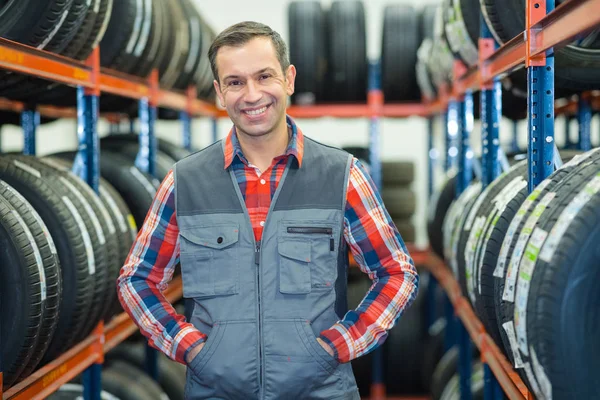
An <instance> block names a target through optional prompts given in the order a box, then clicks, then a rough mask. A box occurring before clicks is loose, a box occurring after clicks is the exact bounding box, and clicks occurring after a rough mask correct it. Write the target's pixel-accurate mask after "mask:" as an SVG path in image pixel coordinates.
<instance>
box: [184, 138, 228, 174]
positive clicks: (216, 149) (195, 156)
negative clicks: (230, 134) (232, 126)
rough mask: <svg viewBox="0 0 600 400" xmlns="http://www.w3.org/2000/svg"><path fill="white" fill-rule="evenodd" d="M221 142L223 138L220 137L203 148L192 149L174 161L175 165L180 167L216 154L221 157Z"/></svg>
mask: <svg viewBox="0 0 600 400" xmlns="http://www.w3.org/2000/svg"><path fill="white" fill-rule="evenodd" d="M222 142H223V139H220V140H217V141H216V142H214V143H212V144H210V145H208V146H206V147H205V148H203V149H200V150H196V151H194V152H193V153H191V154H189V155H187V156H185V157H184V158H182V159H180V160H178V161H177V162H176V163H175V167H181V166H185V165H189V164H191V163H195V162H198V161H202V160H208V159H209V158H214V157H215V156H217V155H218V156H220V157H223V147H222Z"/></svg>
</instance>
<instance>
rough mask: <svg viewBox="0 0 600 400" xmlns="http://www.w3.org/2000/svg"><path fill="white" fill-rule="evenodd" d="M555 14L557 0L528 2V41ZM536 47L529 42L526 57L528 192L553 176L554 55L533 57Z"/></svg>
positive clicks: (550, 53) (532, 0) (550, 51)
mask: <svg viewBox="0 0 600 400" xmlns="http://www.w3.org/2000/svg"><path fill="white" fill-rule="evenodd" d="M552 10H554V0H545V4H544V1H540V0H527V24H526V28H527V32H528V34H527V37H531V32H530V30H531V28H530V27H531V26H532V25H534V24H535V23H536V22H538V21H539V20H540V19H541V18H543V17H544V16H545V15H546V14H547V13H549V12H551V11H552ZM531 47H533V43H531V42H530V41H528V48H527V57H526V60H525V66H526V67H527V92H528V96H527V108H528V110H527V111H528V112H527V123H528V131H529V135H528V136H529V144H528V148H527V158H528V190H529V192H530V193H531V192H532V191H533V189H534V188H535V187H536V186H537V185H538V184H540V182H542V181H543V180H544V179H546V178H547V177H548V176H549V175H550V174H552V172H554V162H553V159H554V52H553V49H549V50H548V51H546V53H545V54H541V55H539V56H534V57H531V56H530V52H529V50H530V48H531Z"/></svg>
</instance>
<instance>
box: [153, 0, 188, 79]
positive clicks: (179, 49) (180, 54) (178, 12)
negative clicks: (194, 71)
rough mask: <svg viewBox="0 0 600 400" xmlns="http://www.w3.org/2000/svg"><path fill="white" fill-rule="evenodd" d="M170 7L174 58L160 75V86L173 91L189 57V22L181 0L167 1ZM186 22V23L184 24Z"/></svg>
mask: <svg viewBox="0 0 600 400" xmlns="http://www.w3.org/2000/svg"><path fill="white" fill-rule="evenodd" d="M167 3H168V5H169V13H168V15H169V16H170V24H171V25H172V26H173V32H172V34H173V36H172V38H173V39H172V40H173V42H172V43H171V45H172V46H173V49H174V53H173V57H172V58H171V59H170V60H169V63H168V64H167V67H166V69H165V70H164V71H161V74H160V85H161V87H164V88H166V89H171V88H173V86H174V85H175V83H176V82H177V78H178V76H179V75H180V74H181V71H182V70H183V68H184V65H185V62H186V59H187V55H188V53H189V51H190V48H189V47H190V43H189V40H190V39H189V29H188V21H186V19H185V12H184V10H183V7H182V4H181V3H180V0H167ZM182 21H185V22H182Z"/></svg>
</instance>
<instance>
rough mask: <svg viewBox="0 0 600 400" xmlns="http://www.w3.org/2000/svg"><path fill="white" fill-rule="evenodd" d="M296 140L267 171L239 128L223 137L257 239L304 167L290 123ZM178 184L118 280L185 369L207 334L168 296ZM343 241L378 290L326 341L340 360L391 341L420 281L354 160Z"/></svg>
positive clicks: (141, 319)
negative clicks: (290, 173) (285, 182)
mask: <svg viewBox="0 0 600 400" xmlns="http://www.w3.org/2000/svg"><path fill="white" fill-rule="evenodd" d="M288 125H289V126H290V127H291V131H292V137H291V140H290V143H289V145H288V148H287V150H286V152H285V154H284V155H282V156H279V157H276V158H274V159H273V162H272V164H271V166H270V167H269V168H268V169H267V170H266V171H264V172H262V173H261V171H259V170H258V169H257V168H256V167H254V166H252V165H251V164H250V163H249V162H248V161H247V160H246V158H245V157H244V155H243V153H242V150H241V147H240V145H239V141H238V140H237V135H236V133H235V128H234V129H232V130H231V132H230V133H229V135H228V136H227V138H226V139H225V151H224V160H225V168H229V167H231V168H233V171H234V173H235V176H236V178H237V181H238V184H239V185H240V190H241V192H242V194H243V197H244V201H245V203H246V207H247V209H248V212H249V214H250V220H251V222H252V227H253V230H254V235H255V237H256V239H257V240H260V238H261V236H262V230H263V226H262V224H261V222H262V221H265V220H266V217H267V213H268V210H269V207H270V205H271V201H272V199H273V195H274V194H275V190H276V189H277V185H278V184H279V181H280V180H281V176H282V175H283V171H284V169H285V166H286V163H287V160H288V158H289V157H295V158H296V159H297V161H298V164H299V166H300V167H301V166H302V156H303V154H304V136H303V134H302V131H301V130H300V129H298V128H297V127H296V125H295V123H294V122H293V121H292V119H291V118H289V117H288ZM173 185H174V180H173V174H172V172H170V173H169V174H168V175H167V177H166V178H165V179H164V181H163V182H162V184H161V187H160V189H159V191H158V193H157V195H156V197H155V199H154V202H153V204H152V207H151V209H150V210H149V212H148V215H147V216H146V220H145V222H144V224H143V226H142V227H141V228H140V231H139V233H138V236H137V239H136V241H135V243H134V245H133V247H132V249H131V251H130V253H129V256H128V258H127V260H126V262H125V265H124V266H123V268H122V269H121V274H120V276H119V279H118V287H119V290H118V293H119V298H120V300H121V304H122V305H123V307H124V309H125V311H126V312H127V313H128V314H129V315H130V316H131V317H132V319H133V320H134V321H136V323H137V324H138V326H139V327H140V330H141V331H142V333H143V334H144V335H145V336H146V337H147V338H148V341H149V343H150V345H151V346H153V347H155V348H157V349H158V350H160V351H162V352H164V353H165V354H166V355H167V356H169V357H170V358H172V359H174V360H176V361H179V362H181V363H184V364H185V355H186V354H187V351H188V350H190V349H191V348H192V347H193V346H195V345H196V344H199V343H202V342H203V341H205V340H206V335H205V334H203V333H202V332H199V331H198V330H197V329H196V328H194V326H192V325H191V324H190V323H188V322H186V321H185V318H184V317H183V316H181V315H179V314H177V312H176V311H175V310H174V309H173V307H172V306H171V305H170V304H169V302H168V301H167V300H166V299H165V297H164V296H163V295H162V293H161V292H162V291H164V290H165V288H166V287H167V283H168V282H169V281H170V280H171V278H172V276H173V270H174V267H175V265H176V264H177V263H178V261H179V230H178V227H177V220H176V217H175V208H174V198H175V197H174V192H173V189H174V186H173ZM344 238H345V239H346V242H347V243H348V245H349V248H350V250H351V251H352V254H353V256H354V259H355V260H356V262H357V264H358V265H359V267H360V269H361V270H362V271H363V272H365V273H366V274H368V275H369V277H370V278H371V279H372V281H373V285H372V286H371V289H370V290H369V292H368V293H366V296H365V298H364V300H363V301H362V302H361V304H360V305H359V306H358V307H357V309H355V310H351V311H349V312H348V313H347V314H346V315H345V316H344V318H343V319H342V320H341V321H339V322H337V323H336V324H335V325H334V326H333V327H331V328H330V329H328V330H325V331H323V332H321V335H320V337H321V339H323V341H325V342H326V343H328V344H329V345H330V346H331V347H332V348H333V350H334V352H335V355H336V357H337V358H338V360H339V361H340V362H348V361H350V360H352V359H355V358H357V357H360V356H362V355H364V354H366V353H368V352H370V351H372V350H373V349H374V348H375V347H377V346H378V345H379V344H381V343H383V341H384V340H385V338H386V337H387V333H386V332H387V330H389V329H390V328H391V327H393V326H394V324H395V322H396V320H397V319H398V317H399V316H400V315H401V314H402V313H403V311H404V310H405V309H406V308H407V307H408V306H409V305H410V303H412V301H413V300H414V298H415V296H416V293H417V290H416V289H417V285H418V275H417V272H416V269H415V267H414V263H413V261H412V259H411V258H410V256H409V255H408V251H407V250H406V247H405V245H404V242H403V241H402V238H401V237H400V234H399V233H398V230H397V229H396V226H395V225H394V224H393V222H392V220H391V218H390V215H389V213H388V212H387V210H386V209H385V207H384V205H383V202H382V200H381V197H380V195H379V193H378V191H377V190H376V189H375V185H374V183H373V181H372V180H371V178H370V177H369V175H368V173H367V172H366V169H365V168H364V166H362V165H361V164H360V162H359V161H358V160H357V159H356V158H355V159H354V162H353V164H352V167H351V169H350V176H349V182H348V191H347V203H346V210H345V215H344Z"/></svg>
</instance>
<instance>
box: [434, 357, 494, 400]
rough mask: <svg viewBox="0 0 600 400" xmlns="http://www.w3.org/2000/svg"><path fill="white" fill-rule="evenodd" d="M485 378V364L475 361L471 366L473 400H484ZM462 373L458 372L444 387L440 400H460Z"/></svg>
mask: <svg viewBox="0 0 600 400" xmlns="http://www.w3.org/2000/svg"><path fill="white" fill-rule="evenodd" d="M483 394H484V377H483V364H482V363H481V362H480V361H473V363H472V364H471V399H473V400H483ZM461 395H462V394H461V390H460V373H458V372H456V373H455V374H454V375H453V376H452V378H450V380H449V381H448V383H447V384H446V386H445V387H444V389H443V391H442V393H441V395H440V400H460V399H461Z"/></svg>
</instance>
